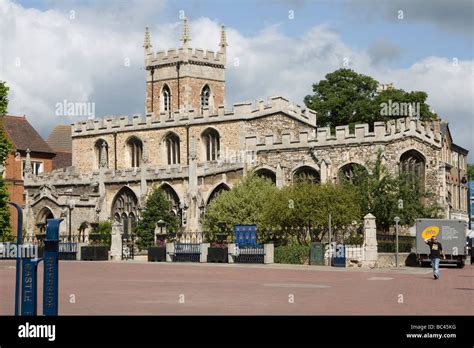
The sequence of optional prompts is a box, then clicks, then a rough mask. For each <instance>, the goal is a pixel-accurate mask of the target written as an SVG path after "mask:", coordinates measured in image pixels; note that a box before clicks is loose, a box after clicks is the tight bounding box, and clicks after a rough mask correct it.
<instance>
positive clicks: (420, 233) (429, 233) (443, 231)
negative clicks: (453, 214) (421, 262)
mask: <svg viewBox="0 0 474 348" xmlns="http://www.w3.org/2000/svg"><path fill="white" fill-rule="evenodd" d="M433 236H435V237H436V238H437V239H438V241H439V242H440V243H441V245H442V246H443V250H444V252H445V253H446V254H447V255H464V249H465V245H466V222H464V221H462V220H450V219H418V220H416V250H417V252H418V253H419V254H429V253H430V248H429V246H428V245H427V244H426V243H425V240H426V239H429V238H431V237H433Z"/></svg>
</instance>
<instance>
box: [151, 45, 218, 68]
mask: <svg viewBox="0 0 474 348" xmlns="http://www.w3.org/2000/svg"><path fill="white" fill-rule="evenodd" d="M178 62H181V63H193V64H209V65H219V66H221V67H223V66H224V65H225V63H226V56H225V54H224V53H222V52H219V51H218V52H215V51H213V50H203V49H201V48H196V49H193V48H191V47H188V48H185V47H181V48H178V49H170V50H167V51H158V52H150V53H148V54H147V56H146V61H145V64H146V66H147V69H151V68H152V67H155V68H156V67H160V66H163V65H168V64H170V65H171V64H176V63H178Z"/></svg>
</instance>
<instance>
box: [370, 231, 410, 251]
mask: <svg viewBox="0 0 474 348" xmlns="http://www.w3.org/2000/svg"><path fill="white" fill-rule="evenodd" d="M415 243H416V237H414V236H398V251H399V252H401V253H409V252H411V251H412V249H413V248H415ZM377 251H378V252H381V253H394V252H395V251H396V236H395V235H393V234H377Z"/></svg>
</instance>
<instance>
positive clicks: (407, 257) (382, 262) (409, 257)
mask: <svg viewBox="0 0 474 348" xmlns="http://www.w3.org/2000/svg"><path fill="white" fill-rule="evenodd" d="M406 266H412V267H413V266H417V264H416V255H415V254H413V253H398V267H406ZM377 267H378V268H384V267H395V253H378V260H377Z"/></svg>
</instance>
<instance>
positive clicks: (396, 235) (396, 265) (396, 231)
mask: <svg viewBox="0 0 474 348" xmlns="http://www.w3.org/2000/svg"><path fill="white" fill-rule="evenodd" d="M393 220H394V221H395V267H398V223H399V222H400V218H399V217H398V216H395V218H394V219H393Z"/></svg>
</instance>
